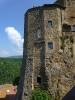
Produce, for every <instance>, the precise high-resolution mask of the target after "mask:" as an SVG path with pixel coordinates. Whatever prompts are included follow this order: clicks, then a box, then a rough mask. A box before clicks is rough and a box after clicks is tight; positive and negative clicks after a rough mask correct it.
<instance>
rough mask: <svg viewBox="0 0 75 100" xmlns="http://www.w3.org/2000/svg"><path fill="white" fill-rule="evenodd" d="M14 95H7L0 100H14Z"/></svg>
mask: <svg viewBox="0 0 75 100" xmlns="http://www.w3.org/2000/svg"><path fill="white" fill-rule="evenodd" d="M15 99H16V95H15V94H14V95H13V94H7V95H6V97H5V98H0V100H15Z"/></svg>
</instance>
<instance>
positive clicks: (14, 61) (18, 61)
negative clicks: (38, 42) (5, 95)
mask: <svg viewBox="0 0 75 100" xmlns="http://www.w3.org/2000/svg"><path fill="white" fill-rule="evenodd" d="M21 65H22V58H0V84H5V83H11V84H14V85H18V82H19V76H20V68H21Z"/></svg>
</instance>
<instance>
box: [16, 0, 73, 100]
mask: <svg viewBox="0 0 75 100" xmlns="http://www.w3.org/2000/svg"><path fill="white" fill-rule="evenodd" d="M74 85H75V0H57V1H56V2H55V3H54V4H44V5H43V6H38V7H33V8H31V9H28V11H27V12H26V13H25V22H24V48H23V63H22V68H21V75H20V81H19V87H18V92H17V97H16V100H30V98H31V94H32V90H34V89H36V88H40V89H43V90H47V91H48V92H49V93H50V95H51V96H52V98H56V95H58V98H59V99H58V100H67V99H64V97H65V96H66V94H67V93H69V91H71V90H72V89H73V87H74ZM74 91H75V90H74ZM72 94H73V92H72ZM68 100H70V99H68ZM72 100H73V99H72Z"/></svg>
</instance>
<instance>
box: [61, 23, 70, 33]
mask: <svg viewBox="0 0 75 100" xmlns="http://www.w3.org/2000/svg"><path fill="white" fill-rule="evenodd" d="M62 30H63V32H71V25H67V24H63V28H62Z"/></svg>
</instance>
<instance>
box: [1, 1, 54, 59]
mask: <svg viewBox="0 0 75 100" xmlns="http://www.w3.org/2000/svg"><path fill="white" fill-rule="evenodd" d="M55 1H56V0H0V57H8V56H13V55H22V54H23V41H24V39H23V36H24V14H25V12H26V11H27V10H28V9H30V8H32V7H33V6H42V5H43V4H52V3H54V2H55Z"/></svg>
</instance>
